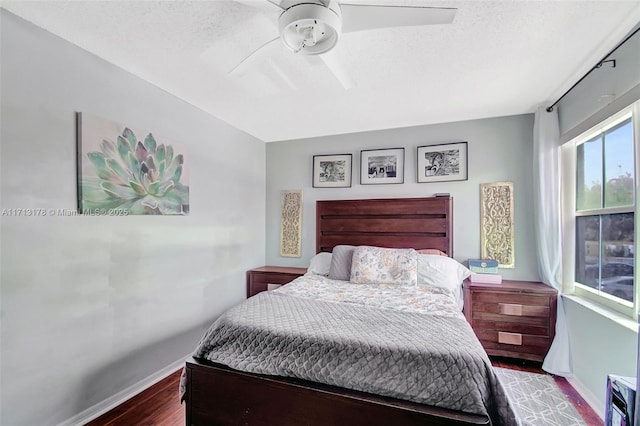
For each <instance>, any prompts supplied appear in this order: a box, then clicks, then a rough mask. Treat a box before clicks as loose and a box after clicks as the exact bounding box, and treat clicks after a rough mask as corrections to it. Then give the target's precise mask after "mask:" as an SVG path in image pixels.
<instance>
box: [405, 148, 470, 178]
mask: <svg viewBox="0 0 640 426" xmlns="http://www.w3.org/2000/svg"><path fill="white" fill-rule="evenodd" d="M417 158H418V182H421V183H422V182H445V181H451V180H467V179H468V173H467V167H468V164H469V163H468V161H467V143H466V142H457V143H448V144H441V145H428V146H419V147H418V155H417Z"/></svg>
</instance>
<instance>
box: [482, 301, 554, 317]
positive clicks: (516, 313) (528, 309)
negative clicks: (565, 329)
mask: <svg viewBox="0 0 640 426" xmlns="http://www.w3.org/2000/svg"><path fill="white" fill-rule="evenodd" d="M548 304H549V299H548V298H547V304H546V305H537V306H536V305H531V304H529V303H527V304H523V303H508V302H504V301H500V302H495V301H493V302H490V303H487V302H477V301H475V300H474V301H473V310H474V312H487V313H491V314H498V315H503V316H505V317H542V318H549V306H548Z"/></svg>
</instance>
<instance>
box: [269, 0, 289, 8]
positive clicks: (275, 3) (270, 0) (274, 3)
mask: <svg viewBox="0 0 640 426" xmlns="http://www.w3.org/2000/svg"><path fill="white" fill-rule="evenodd" d="M267 1H268V2H269V3H271V4H272V5H274V6H276V7H279V8H280V9H282V10H286V9H285V8H284V7H282V6H281V5H280V3H278V2H277V1H276V0H267Z"/></svg>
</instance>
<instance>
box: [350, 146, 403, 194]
mask: <svg viewBox="0 0 640 426" xmlns="http://www.w3.org/2000/svg"><path fill="white" fill-rule="evenodd" d="M385 183H404V148H389V149H367V150H362V151H360V184H361V185H378V184H385Z"/></svg>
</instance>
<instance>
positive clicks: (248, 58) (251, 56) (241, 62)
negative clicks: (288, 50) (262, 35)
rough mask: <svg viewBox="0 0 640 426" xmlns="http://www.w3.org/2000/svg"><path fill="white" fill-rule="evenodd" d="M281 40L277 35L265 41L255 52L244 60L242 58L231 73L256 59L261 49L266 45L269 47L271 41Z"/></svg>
mask: <svg viewBox="0 0 640 426" xmlns="http://www.w3.org/2000/svg"><path fill="white" fill-rule="evenodd" d="M277 40H280V37H276V38H273V39H271V40H269V41H267V42H265V43H262V44H261V45H260V46H259V47H258V48H257V49H255V50H254V51H253V52H251V53H249V55H247V56H246V57H245V58H244V59H243V60H241V61H240V62H239V63H238V64H237V65H236V66H235V67H233V68H232V69H231V70H230V71H229V74H233V73H234V72H237V71H238V69H240V68H241V67H243V66H244V65H246V64H248V63H249V62H251V61H252V60H254V59H255V58H256V57H257V56H259V55H258V52H260V51H261V50H263V49H264V48H265V47H267V46H268V45H270V44H271V43H273V42H274V41H277Z"/></svg>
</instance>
